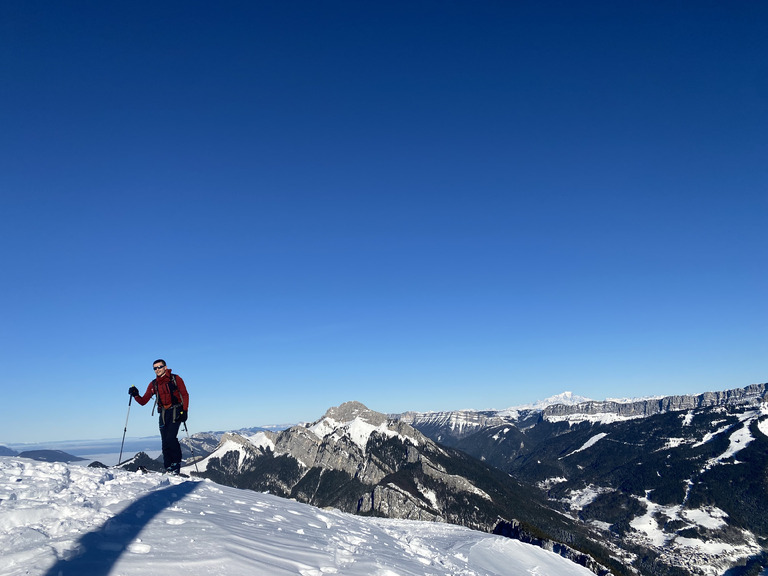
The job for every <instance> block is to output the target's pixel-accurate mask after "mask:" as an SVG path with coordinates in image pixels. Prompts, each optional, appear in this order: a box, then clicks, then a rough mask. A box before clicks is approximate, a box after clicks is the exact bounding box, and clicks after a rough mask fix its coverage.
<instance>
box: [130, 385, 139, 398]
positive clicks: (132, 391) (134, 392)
mask: <svg viewBox="0 0 768 576" xmlns="http://www.w3.org/2000/svg"><path fill="white" fill-rule="evenodd" d="M128 394H130V395H131V396H133V397H134V398H137V397H138V396H139V389H138V388H136V386H131V387H130V388H128Z"/></svg>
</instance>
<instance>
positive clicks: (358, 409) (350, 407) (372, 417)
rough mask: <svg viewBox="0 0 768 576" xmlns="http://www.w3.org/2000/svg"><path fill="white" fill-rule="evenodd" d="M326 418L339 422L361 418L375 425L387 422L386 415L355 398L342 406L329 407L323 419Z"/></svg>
mask: <svg viewBox="0 0 768 576" xmlns="http://www.w3.org/2000/svg"><path fill="white" fill-rule="evenodd" d="M326 418H327V419H329V420H333V421H334V422H339V423H346V422H351V421H352V420H355V419H360V420H363V421H365V422H368V423H369V424H373V425H374V426H381V425H382V424H385V423H386V422H387V416H386V415H384V414H381V413H380V412H375V411H373V410H370V409H368V407H367V406H365V405H364V404H362V403H360V402H357V401H354V400H353V401H351V402H344V404H342V405H340V406H334V407H333V408H329V409H328V411H327V412H326V413H325V415H324V416H323V418H322V419H326ZM322 419H321V420H322Z"/></svg>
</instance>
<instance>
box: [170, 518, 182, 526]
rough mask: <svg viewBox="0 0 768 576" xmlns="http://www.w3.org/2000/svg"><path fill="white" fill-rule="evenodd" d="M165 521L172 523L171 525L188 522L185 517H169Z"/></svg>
mask: <svg viewBox="0 0 768 576" xmlns="http://www.w3.org/2000/svg"><path fill="white" fill-rule="evenodd" d="M165 523H166V524H170V525H171V526H181V525H182V524H186V523H187V521H186V520H184V519H183V518H168V520H166V521H165Z"/></svg>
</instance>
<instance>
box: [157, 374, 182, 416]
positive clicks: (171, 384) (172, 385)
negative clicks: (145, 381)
mask: <svg viewBox="0 0 768 576" xmlns="http://www.w3.org/2000/svg"><path fill="white" fill-rule="evenodd" d="M152 386H154V387H155V405H154V406H152V416H154V415H155V408H157V401H158V400H159V399H160V393H159V391H158V387H157V378H155V379H154V380H152ZM168 391H169V392H170V393H171V406H176V405H177V404H183V402H182V400H181V392H179V388H178V386H176V374H171V379H170V380H169V381H168ZM174 396H175V398H174ZM176 399H178V402H175V403H174V400H176ZM157 412H158V414H159V413H160V408H158V409H157ZM174 418H175V413H174Z"/></svg>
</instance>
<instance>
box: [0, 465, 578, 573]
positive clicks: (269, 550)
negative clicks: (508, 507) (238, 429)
mask: <svg viewBox="0 0 768 576" xmlns="http://www.w3.org/2000/svg"><path fill="white" fill-rule="evenodd" d="M0 551H1V552H0V554H1V556H0V575H2V576H22V575H24V576H27V575H31V576H38V575H43V576H107V575H108V574H109V575H113V576H134V575H135V576H138V575H141V576H145V575H148V574H149V575H153V574H162V575H164V576H182V575H184V576H197V575H200V576H202V575H206V576H212V575H213V576H216V575H221V576H241V575H242V576H246V575H247V576H259V575H264V576H283V575H286V576H287V575H295V576H322V575H325V574H344V575H346V576H417V575H418V576H432V575H434V576H446V575H456V576H497V575H498V576H501V575H505V576H506V575H528V574H530V575H536V576H549V575H551V576H555V575H557V576H591V575H592V573H591V572H590V571H589V570H587V569H586V568H583V567H581V566H578V565H576V564H574V563H572V562H570V561H568V560H566V559H564V558H562V557H560V556H558V555H556V554H554V553H552V552H548V551H546V550H543V549H541V548H538V547H535V546H532V545H529V544H524V543H521V542H518V541H516V540H511V539H508V538H504V537H501V536H493V535H490V534H485V533H482V532H478V531H474V530H469V529H467V528H462V527H459V526H454V525H450V524H445V523H436V522H417V521H406V520H386V519H375V518H362V517H359V516H353V515H350V514H345V513H342V512H339V511H338V510H333V509H320V508H315V507H313V506H310V505H307V504H301V503H299V502H295V501H293V500H288V499H284V498H279V497H277V496H273V495H270V494H265V493H260V492H254V491H251V490H238V489H235V488H228V487H225V486H221V485H218V484H215V483H213V482H211V481H209V480H199V479H190V480H185V479H184V478H181V477H170V476H164V475H161V474H156V473H148V474H141V473H137V472H128V471H125V470H120V469H99V468H86V467H83V466H77V465H69V464H62V463H46V462H35V461H31V460H27V459H24V458H17V457H0Z"/></svg>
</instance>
